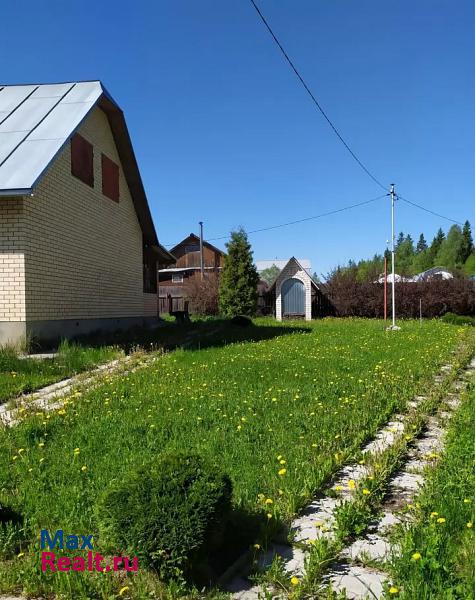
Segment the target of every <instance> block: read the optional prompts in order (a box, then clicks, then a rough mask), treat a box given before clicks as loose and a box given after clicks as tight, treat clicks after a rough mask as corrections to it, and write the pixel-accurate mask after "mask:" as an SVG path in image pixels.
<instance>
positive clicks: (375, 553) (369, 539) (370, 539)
mask: <svg viewBox="0 0 475 600" xmlns="http://www.w3.org/2000/svg"><path fill="white" fill-rule="evenodd" d="M390 553H391V545H390V543H389V542H388V541H387V540H386V539H385V538H383V537H381V536H380V535H377V534H374V533H369V534H368V535H367V536H366V537H364V538H363V539H361V540H356V541H355V542H353V544H351V546H349V547H348V548H345V550H344V551H343V552H342V553H341V556H342V557H343V558H350V559H351V560H357V559H358V558H362V557H368V558H370V559H371V560H375V561H382V560H386V559H387V558H388V557H389V555H390Z"/></svg>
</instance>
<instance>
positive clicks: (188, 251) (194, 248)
mask: <svg viewBox="0 0 475 600" xmlns="http://www.w3.org/2000/svg"><path fill="white" fill-rule="evenodd" d="M199 251H200V245H199V244H192V245H191V246H185V254H191V253H192V252H199Z"/></svg>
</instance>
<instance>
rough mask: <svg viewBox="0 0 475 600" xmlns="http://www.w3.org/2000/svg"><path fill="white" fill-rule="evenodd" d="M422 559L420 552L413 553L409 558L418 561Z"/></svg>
mask: <svg viewBox="0 0 475 600" xmlns="http://www.w3.org/2000/svg"><path fill="white" fill-rule="evenodd" d="M421 558H422V556H421V554H420V552H414V554H413V555H412V556H411V559H412V560H420V559H421Z"/></svg>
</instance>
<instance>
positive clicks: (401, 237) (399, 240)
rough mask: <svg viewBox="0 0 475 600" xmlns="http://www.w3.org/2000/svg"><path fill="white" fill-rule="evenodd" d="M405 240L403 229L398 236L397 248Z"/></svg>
mask: <svg viewBox="0 0 475 600" xmlns="http://www.w3.org/2000/svg"><path fill="white" fill-rule="evenodd" d="M403 242H404V233H403V232H402V231H401V232H400V233H399V235H398V236H397V240H396V246H395V250H397V249H398V248H399V246H400V245H401V244H402V243H403Z"/></svg>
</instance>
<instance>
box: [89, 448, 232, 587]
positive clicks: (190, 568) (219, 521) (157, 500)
mask: <svg viewBox="0 0 475 600" xmlns="http://www.w3.org/2000/svg"><path fill="white" fill-rule="evenodd" d="M230 507H231V482H230V480H229V478H228V477H227V476H226V475H225V474H223V473H222V471H221V470H220V469H219V468H217V467H215V466H214V465H211V464H208V463H206V462H205V461H204V460H203V459H202V458H201V457H199V456H197V455H192V454H185V453H171V454H166V455H163V456H162V457H161V458H159V460H157V461H156V462H154V463H153V464H151V465H148V466H144V467H142V468H140V469H139V470H138V471H137V472H135V473H133V474H132V475H130V476H129V477H128V478H126V479H125V480H124V481H123V482H121V483H120V484H117V485H116V486H115V487H113V488H112V489H110V490H108V491H107V492H106V493H105V494H104V495H103V496H102V498H100V500H99V502H98V511H97V518H98V521H99V530H100V532H101V535H102V536H103V541H104V542H105V543H106V544H107V546H109V547H110V548H114V549H116V550H117V549H120V551H124V552H125V551H127V552H129V554H131V555H135V556H138V557H139V558H140V560H141V561H142V562H144V563H146V564H148V565H149V566H152V567H154V568H156V569H157V571H158V573H159V574H160V576H161V577H162V578H163V579H165V580H167V579H181V578H183V577H185V578H192V577H193V575H194V574H195V573H196V571H197V569H198V568H202V565H203V562H206V556H207V555H209V553H212V552H214V551H216V550H217V548H218V547H219V546H220V544H221V541H222V537H223V532H224V529H225V526H226V521H227V518H228V516H229V512H230Z"/></svg>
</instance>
